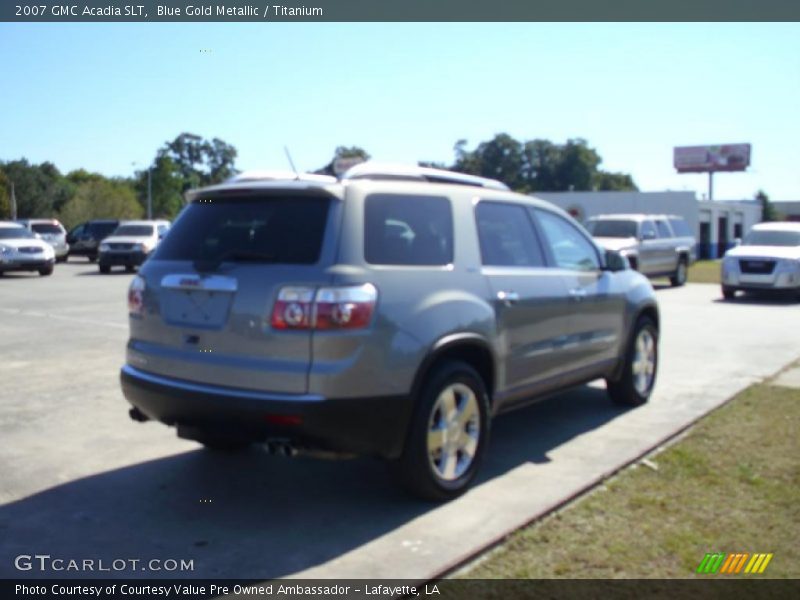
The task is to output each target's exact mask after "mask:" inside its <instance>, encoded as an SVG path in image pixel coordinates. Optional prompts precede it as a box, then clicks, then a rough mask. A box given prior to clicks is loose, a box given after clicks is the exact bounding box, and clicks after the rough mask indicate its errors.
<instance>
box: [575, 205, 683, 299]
mask: <svg viewBox="0 0 800 600" xmlns="http://www.w3.org/2000/svg"><path fill="white" fill-rule="evenodd" d="M586 228H587V229H588V230H589V233H591V234H592V236H594V239H595V241H596V242H597V243H598V244H600V246H602V247H603V248H605V249H607V250H615V251H617V252H619V253H620V254H622V255H623V256H625V257H626V258H627V259H628V262H629V263H630V264H631V267H632V268H634V269H636V270H637V271H639V272H640V273H642V274H644V275H647V276H648V277H665V276H666V277H669V279H670V282H671V283H672V285H673V286H680V285H683V284H684V283H686V274H687V270H688V268H689V265H691V264H692V263H693V262H694V261H695V259H696V254H695V245H696V244H695V238H694V236H693V235H692V233H691V230H690V229H689V226H688V225H687V224H686V221H684V219H683V218H682V217H678V216H675V215H645V214H618V215H598V216H595V217H591V218H590V219H589V220H588V221H587V223H586Z"/></svg>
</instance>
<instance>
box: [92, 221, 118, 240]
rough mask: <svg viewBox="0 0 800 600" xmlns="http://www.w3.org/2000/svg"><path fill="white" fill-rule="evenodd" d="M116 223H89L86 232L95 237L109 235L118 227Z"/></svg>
mask: <svg viewBox="0 0 800 600" xmlns="http://www.w3.org/2000/svg"><path fill="white" fill-rule="evenodd" d="M116 226H117V224H116V223H113V222H112V223H87V225H86V230H85V231H84V234H89V235H91V236H93V237H95V238H104V237H106V236H107V235H109V234H110V233H111V232H112V231H114V228H116Z"/></svg>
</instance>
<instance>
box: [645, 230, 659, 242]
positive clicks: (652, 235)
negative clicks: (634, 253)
mask: <svg viewBox="0 0 800 600" xmlns="http://www.w3.org/2000/svg"><path fill="white" fill-rule="evenodd" d="M642 239H643V240H654V239H656V232H655V231H645V232H644V233H643V234H642Z"/></svg>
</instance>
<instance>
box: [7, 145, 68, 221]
mask: <svg viewBox="0 0 800 600" xmlns="http://www.w3.org/2000/svg"><path fill="white" fill-rule="evenodd" d="M0 168H2V170H3V171H4V172H5V175H6V178H7V179H8V181H9V182H13V183H14V190H15V193H16V197H17V217H18V218H20V219H27V218H37V217H50V216H52V215H53V214H55V213H57V212H58V211H59V210H60V209H61V207H62V206H64V204H66V202H67V201H68V200H69V199H70V198H71V197H72V194H73V192H74V188H73V186H72V185H71V184H70V182H69V181H67V179H66V178H65V177H64V176H63V175H61V173H60V172H59V171H58V169H57V168H56V167H55V165H54V164H53V163H49V162H44V163H42V164H40V165H32V164H30V163H29V162H28V161H27V160H25V159H24V158H23V159H21V160H15V161H11V162H7V163H0Z"/></svg>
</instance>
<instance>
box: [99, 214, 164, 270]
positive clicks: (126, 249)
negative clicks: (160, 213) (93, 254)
mask: <svg viewBox="0 0 800 600" xmlns="http://www.w3.org/2000/svg"><path fill="white" fill-rule="evenodd" d="M169 225H170V223H169V221H163V220H162V221H123V222H122V223H120V225H119V227H117V228H116V229H115V230H114V231H113V232H112V233H111V235H109V236H108V237H107V238H105V239H104V240H103V241H101V242H100V246H99V251H100V254H99V257H100V258H99V263H98V267H99V268H100V272H101V273H108V272H110V271H111V267H114V266H122V267H125V270H126V271H133V270H134V268H135V267H138V266H139V265H141V264H142V263H143V262H144V261H145V260H146V259H147V257H148V256H150V253H151V252H152V251H153V250H155V248H156V246H158V243H159V242H160V241H161V240H162V239H163V238H164V236H165V235H166V234H167V230H168V229H169Z"/></svg>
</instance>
